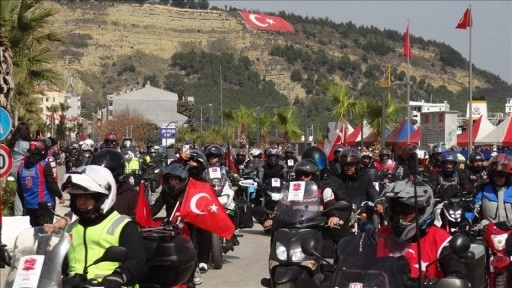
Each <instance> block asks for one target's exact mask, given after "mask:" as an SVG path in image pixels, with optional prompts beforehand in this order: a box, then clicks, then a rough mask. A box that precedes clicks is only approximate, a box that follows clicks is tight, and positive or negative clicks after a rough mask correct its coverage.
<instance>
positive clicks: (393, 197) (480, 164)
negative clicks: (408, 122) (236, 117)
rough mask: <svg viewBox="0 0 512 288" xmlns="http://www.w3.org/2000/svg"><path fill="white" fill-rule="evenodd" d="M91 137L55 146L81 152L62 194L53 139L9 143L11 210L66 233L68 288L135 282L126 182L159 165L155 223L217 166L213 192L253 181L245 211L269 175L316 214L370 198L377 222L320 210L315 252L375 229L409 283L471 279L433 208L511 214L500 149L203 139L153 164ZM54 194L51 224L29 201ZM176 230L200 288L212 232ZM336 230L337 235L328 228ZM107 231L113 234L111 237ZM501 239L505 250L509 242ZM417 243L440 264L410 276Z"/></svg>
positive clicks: (138, 267) (151, 154) (510, 165)
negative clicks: (297, 184)
mask: <svg viewBox="0 0 512 288" xmlns="http://www.w3.org/2000/svg"><path fill="white" fill-rule="evenodd" d="M91 142H92V141H87V140H84V141H83V142H82V143H79V144H77V145H72V146H69V147H67V148H63V149H62V152H63V153H65V154H67V155H79V156H78V158H79V159H80V161H79V162H77V163H73V164H72V165H70V167H69V169H68V167H67V166H66V172H67V173H66V174H65V176H64V179H62V182H63V184H62V186H61V187H59V186H58V184H57V183H58V182H59V181H58V175H57V171H56V161H55V159H54V156H53V155H52V154H53V153H52V151H53V150H54V149H55V148H54V147H55V146H56V145H57V142H56V141H55V139H52V138H39V139H32V138H31V134H30V131H29V129H28V125H26V123H20V125H18V127H17V128H16V130H15V131H14V133H13V134H12V136H11V138H10V139H9V140H8V141H7V146H8V147H9V148H10V149H11V150H12V151H13V158H14V159H13V160H14V168H13V169H12V172H11V175H12V176H13V177H15V178H16V181H17V197H16V200H15V201H16V206H15V207H16V211H15V213H16V214H15V215H28V216H29V218H30V225H31V226H33V227H36V226H44V227H45V228H46V229H47V230H48V231H51V230H53V229H65V230H66V231H67V232H68V233H72V234H73V241H72V245H71V247H70V250H69V252H68V256H67V258H66V261H65V266H64V267H66V270H64V272H65V276H66V277H67V278H66V279H67V281H71V283H73V281H78V280H80V279H81V278H80V277H84V276H85V277H87V278H95V277H96V278H97V277H98V275H103V276H101V277H100V278H101V279H100V281H101V283H102V284H103V286H104V287H108V288H117V287H122V286H126V285H134V284H136V283H138V282H139V281H140V280H141V279H142V277H143V276H144V274H145V273H146V272H147V270H148V265H147V263H146V255H145V252H144V249H140V247H142V246H143V244H142V241H143V238H142V235H141V233H140V231H139V229H138V224H137V223H136V222H135V221H134V215H135V210H136V207H137V203H138V201H139V198H138V197H139V191H138V189H137V188H136V183H135V182H136V181H137V177H136V176H137V175H139V174H143V172H144V170H146V169H148V167H154V166H155V165H161V166H160V167H162V171H161V173H160V174H159V177H161V185H162V186H161V187H162V188H161V191H160V193H159V194H158V196H157V197H156V199H155V200H154V202H153V201H152V200H153V199H152V197H151V196H152V195H151V193H150V194H149V195H147V200H148V202H149V204H150V205H151V206H150V207H151V214H152V216H153V217H155V216H157V215H159V213H160V212H161V211H162V210H164V211H165V217H167V218H169V217H172V216H176V214H175V211H176V207H177V205H178V206H179V203H180V202H181V201H182V200H183V197H184V193H185V191H186V187H187V185H188V183H189V179H194V180H197V181H201V182H207V181H208V180H207V169H208V168H209V167H219V168H220V175H221V179H222V181H221V182H220V183H222V185H221V186H222V187H220V189H232V186H234V185H237V183H238V182H239V181H240V180H242V179H243V178H246V177H247V176H249V175H250V177H252V179H254V181H255V182H256V183H257V189H256V193H255V196H254V197H252V198H251V199H249V200H250V201H251V204H252V206H253V207H258V206H261V205H264V204H263V203H262V199H263V198H264V194H265V192H266V189H267V188H268V184H266V183H268V180H269V179H276V178H277V179H280V180H281V181H282V182H290V181H304V182H308V181H314V182H315V183H316V185H317V187H318V189H319V190H318V194H319V195H321V198H322V203H323V206H324V209H328V208H329V207H331V206H332V205H334V204H335V203H337V202H340V201H343V202H347V203H350V204H352V206H353V207H354V209H355V210H357V209H358V208H360V207H361V206H363V205H367V203H371V209H372V210H373V211H371V212H372V213H375V214H376V215H379V216H380V219H384V220H383V221H380V222H375V221H374V220H372V219H360V220H359V221H358V222H357V223H352V222H351V216H352V215H353V213H354V211H355V210H350V211H347V210H339V209H332V210H330V209H328V210H329V213H328V215H327V216H326V218H327V222H326V228H325V229H323V231H322V234H323V236H324V240H325V243H326V244H325V245H324V247H323V249H322V253H323V255H324V256H326V257H330V258H334V259H339V258H340V257H342V256H343V255H341V254H342V253H343V249H340V247H339V243H341V242H340V241H342V239H345V238H347V237H350V236H351V234H353V231H354V230H353V227H351V225H358V227H359V230H358V231H362V232H368V233H371V232H372V231H377V232H378V233H377V235H379V233H380V234H382V235H384V234H387V235H393V236H395V237H397V238H399V239H401V240H407V241H409V243H410V244H409V246H408V248H409V249H408V250H407V251H409V252H407V253H405V254H404V255H403V256H405V258H406V259H407V260H408V263H409V264H410V265H409V270H408V272H407V273H409V274H410V275H411V276H412V277H419V276H420V275H424V274H426V275H428V276H429V277H442V276H444V277H446V276H453V277H457V278H462V279H466V278H467V277H468V275H467V271H466V269H465V267H464V265H463V264H462V262H461V259H460V258H459V257H457V256H456V255H455V254H454V253H453V251H451V248H450V246H449V245H447V243H448V240H449V239H450V237H451V235H450V233H449V232H447V231H446V230H443V229H441V228H439V227H437V226H435V225H434V217H435V215H434V214H435V212H434V210H435V205H436V204H438V203H440V202H442V201H445V200H448V199H451V198H454V197H462V195H464V197H466V198H467V197H470V198H472V199H473V203H472V204H473V205H474V209H471V211H467V212H469V213H468V214H472V216H471V217H470V219H468V223H470V224H471V225H486V224H487V223H489V222H498V221H507V222H511V220H510V219H509V217H512V156H511V155H508V154H504V153H502V154H497V155H494V156H493V157H491V158H490V159H489V160H487V161H486V158H485V156H484V155H483V154H482V153H481V152H478V151H474V152H472V153H471V154H469V155H468V157H467V159H465V157H464V156H462V155H461V153H460V151H459V150H458V149H457V147H452V148H450V149H447V148H446V147H445V146H444V145H443V144H435V145H433V147H432V149H431V151H430V154H429V155H423V153H421V151H420V150H419V149H417V147H413V146H411V147H408V149H404V151H413V152H414V153H416V156H417V157H413V158H410V155H411V154H406V153H401V154H394V153H392V152H391V150H390V149H388V148H386V147H383V148H381V149H380V150H379V151H370V150H368V149H364V148H363V149H361V148H359V149H358V148H351V147H344V146H341V145H339V146H337V147H335V149H334V151H333V155H332V157H331V158H332V159H329V160H328V155H327V154H326V153H325V152H324V151H323V150H322V149H320V148H317V147H308V148H306V149H305V150H304V152H303V153H302V154H301V155H300V157H296V156H295V149H293V148H292V147H285V148H281V149H279V148H277V147H273V146H272V147H267V148H266V149H264V150H263V151H262V150H260V149H258V148H253V149H249V150H244V149H237V152H236V153H232V151H230V150H232V149H229V148H227V147H225V146H223V145H217V144H210V145H205V147H203V148H202V149H200V148H199V147H195V146H189V145H187V146H183V147H182V149H179V150H177V153H176V155H174V156H175V157H173V158H174V159H168V160H169V161H167V159H166V160H165V161H164V162H162V157H161V156H160V155H159V153H158V148H159V147H158V146H156V145H151V144H148V145H147V149H146V153H144V154H141V151H140V149H137V148H136V147H137V146H136V144H135V141H134V140H133V139H131V138H124V139H122V141H119V140H118V138H117V135H116V134H115V133H108V134H107V135H105V138H104V141H103V143H101V145H95V144H94V142H92V143H91ZM411 149H412V150H411ZM75 151H76V152H75ZM247 152H248V153H247ZM418 157H419V160H418ZM72 158H73V157H71V156H70V157H69V159H70V161H75V160H71V159H72ZM411 159H412V160H411ZM427 159H428V160H427ZM411 161H414V163H412V164H413V165H411ZM139 180H140V179H139ZM158 180H159V182H160V179H158ZM415 189H416V190H418V191H421V193H417V195H421V196H417V197H415V192H414V190H415ZM63 193H69V195H70V208H71V209H70V211H69V212H68V213H67V214H66V217H65V218H64V219H60V220H58V221H56V222H54V221H53V213H52V212H51V211H48V210H47V209H42V208H40V207H39V206H38V203H39V202H41V201H47V202H48V203H50V207H51V209H52V210H54V209H55V206H56V204H57V201H58V202H59V203H61V204H62V203H63V202H64V197H63ZM255 211H257V209H255ZM227 212H228V215H229V216H230V218H231V221H232V222H233V224H234V225H235V226H236V217H235V215H236V211H235V210H234V209H231V208H227ZM509 215H510V216H509ZM275 216H276V215H275V214H274V215H273V214H272V213H270V214H269V213H264V214H257V213H255V214H254V218H255V219H256V220H257V221H258V222H259V223H260V224H261V225H262V226H263V227H264V228H265V229H266V230H268V231H270V232H269V233H270V234H272V233H273V232H274V231H276V230H277V229H279V228H280V227H279V223H278V221H276V218H275ZM468 217H469V216H468ZM416 222H418V223H419V225H418V223H416ZM185 226H186V227H187V231H188V232H187V234H188V236H189V237H190V239H191V240H192V242H193V243H194V246H195V248H196V251H197V259H198V263H197V269H196V272H195V273H194V274H193V275H191V277H190V279H189V282H188V284H187V283H185V285H199V284H201V283H202V279H201V273H206V272H207V271H208V269H209V268H210V266H209V263H210V257H211V241H212V240H211V237H212V233H211V232H210V231H208V230H206V229H204V228H200V227H197V226H195V225H193V224H191V223H186V225H185ZM333 227H335V228H336V229H330V228H333ZM105 229H109V231H110V232H109V233H107V234H108V236H107V234H106V233H104V232H105V231H106V230H105ZM86 230H87V231H88V232H87V234H86V233H85V231H86ZM418 236H419V238H418ZM227 240H228V243H229V245H231V247H233V246H237V245H239V244H240V242H239V240H238V238H237V236H236V233H235V234H233V236H232V237H231V238H230V239H227ZM509 240H510V239H509ZM509 240H507V243H512V240H510V241H509ZM377 242H378V241H377ZM418 243H420V244H421V249H422V250H423V251H424V252H422V257H424V259H421V261H423V262H433V261H435V260H436V259H437V258H439V265H431V266H429V268H428V271H427V270H426V267H422V269H421V271H420V269H418V266H417V263H418V259H417V253H416V252H415V251H417V249H418ZM108 246H122V247H125V248H126V249H127V251H128V253H127V254H128V257H127V259H126V261H123V262H122V263H111V264H109V265H102V266H98V267H97V268H94V269H89V270H87V271H86V270H85V266H86V265H87V263H90V262H92V261H94V259H96V258H98V257H99V256H101V254H102V252H103V250H104V249H105V247H108ZM377 248H378V249H377V251H378V253H377V254H379V255H380V256H388V255H387V253H388V252H390V251H389V249H387V247H381V246H378V247H377ZM509 250H510V251H512V249H509ZM509 256H512V255H509ZM84 271H86V272H87V273H86V275H83V274H84ZM104 275H106V276H104Z"/></svg>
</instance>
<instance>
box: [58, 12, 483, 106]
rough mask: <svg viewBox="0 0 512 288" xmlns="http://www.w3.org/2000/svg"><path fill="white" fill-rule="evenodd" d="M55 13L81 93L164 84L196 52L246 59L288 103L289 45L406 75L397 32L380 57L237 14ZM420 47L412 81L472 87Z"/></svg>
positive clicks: (65, 67)
mask: <svg viewBox="0 0 512 288" xmlns="http://www.w3.org/2000/svg"><path fill="white" fill-rule="evenodd" d="M52 5H55V6H56V7H57V9H59V11H60V13H59V14H58V15H57V16H56V21H55V22H54V25H55V29H57V30H58V31H60V32H61V33H62V34H64V35H66V36H67V38H68V42H67V43H66V44H63V45H61V46H59V47H57V50H58V55H59V61H61V62H62V63H61V65H60V67H61V68H62V72H63V74H64V75H65V77H66V78H67V77H71V76H73V78H77V77H75V75H78V78H80V80H81V81H79V84H80V85H76V87H75V91H77V90H78V92H84V91H94V92H95V93H101V94H103V95H105V94H106V93H111V92H113V91H115V90H123V89H127V88H128V87H132V86H133V85H134V84H135V83H137V82H138V84H139V85H140V84H142V83H141V82H142V77H143V75H149V74H156V75H158V76H159V77H162V78H160V79H159V80H163V75H164V74H165V73H167V72H168V71H169V69H170V68H169V62H170V58H171V56H172V55H173V54H174V53H176V52H182V51H189V50H191V49H195V50H205V51H208V52H214V53H221V52H228V53H232V54H234V55H244V56H248V57H249V58H250V60H251V61H252V68H253V69H255V70H256V71H257V72H258V73H259V74H260V75H261V76H262V77H264V78H265V79H266V80H273V81H274V82H275V84H276V88H277V90H278V91H279V92H281V93H283V94H284V95H286V96H288V97H289V99H290V102H292V100H293V99H294V98H295V97H298V98H301V97H303V96H304V95H306V92H305V89H304V88H303V86H302V85H301V83H300V82H294V81H292V80H290V76H291V73H292V70H294V69H299V68H301V66H300V63H299V64H297V63H295V64H290V63H289V62H287V61H286V60H285V58H282V57H276V56H270V50H271V49H272V47H275V46H276V45H281V46H284V45H290V44H292V45H294V47H295V48H297V47H300V48H301V49H305V50H308V51H320V50H322V51H325V52H326V54H327V55H328V56H329V57H342V56H345V57H348V58H349V59H350V60H351V61H354V62H357V63H359V64H360V66H361V71H365V69H366V67H367V66H368V65H370V64H372V63H374V65H375V63H377V64H378V65H381V66H382V67H383V69H385V67H386V66H387V65H388V64H390V65H392V67H393V68H394V69H395V70H396V71H397V72H398V71H401V70H406V65H405V61H404V59H405V58H404V57H402V56H401V50H402V38H401V37H402V36H401V34H400V33H399V32H396V31H391V32H390V33H389V34H390V35H391V36H392V37H391V36H390V37H391V38H394V39H388V40H386V43H387V46H388V47H390V48H391V49H392V50H391V51H392V52H391V53H388V54H387V55H376V54H375V53H368V51H365V50H363V49H361V47H362V46H364V45H362V44H361V43H364V41H365V39H364V37H369V35H370V36H371V34H367V35H362V37H359V38H358V39H354V37H356V36H354V35H353V34H350V35H346V37H344V36H342V35H343V33H341V32H340V31H336V29H337V28H331V27H329V26H325V25H324V26H322V25H319V24H315V23H295V21H297V20H296V17H295V18H293V17H292V19H287V20H290V22H291V23H292V24H293V25H294V27H295V29H296V31H297V33H295V34H280V33H272V32H262V31H254V30H250V29H248V28H247V27H246V26H245V24H244V22H243V19H242V17H241V16H240V15H239V14H238V13H237V12H234V11H231V12H226V11H218V10H207V11H205V10H189V9H177V8H173V7H168V6H160V5H147V4H146V5H138V4H118V3H107V2H94V3H91V2H86V3H84V2H75V3H72V4H70V3H53V4H52ZM370 30H371V29H370ZM379 32H380V31H379ZM359 36H361V35H359ZM370 40H371V39H370ZM421 40H422V39H421ZM366 41H369V40H368V39H366ZM354 43H356V44H354ZM357 43H359V44H357ZM413 43H414V39H413ZM419 44H420V45H416V46H415V47H414V59H413V63H412V64H413V65H412V69H411V72H412V75H414V76H415V77H416V78H417V79H418V80H419V79H422V80H424V82H426V83H429V84H430V85H431V86H433V87H438V86H440V85H445V86H446V88H447V89H449V90H451V91H452V92H454V93H456V92H458V91H459V90H461V89H462V88H463V87H465V86H466V85H467V72H466V71H464V69H456V68H452V67H447V66H446V65H443V63H441V62H440V61H439V57H438V55H439V49H438V48H437V47H435V45H430V43H429V42H428V41H427V42H426V41H424V40H422V42H421V43H419ZM363 48H364V47H363ZM459 56H460V55H459ZM127 63H131V64H133V65H134V67H136V70H137V72H138V73H131V74H130V73H121V72H120V71H121V70H122V69H125V70H127V71H129V70H130V68H126V67H127V66H126V64H127ZM123 65H125V66H123ZM123 72H124V70H123ZM131 72H133V71H131ZM303 74H304V75H306V72H304V73H303ZM360 74H361V75H360V76H358V77H354V78H352V79H346V77H344V76H343V75H342V74H341V73H332V74H329V75H330V77H336V78H342V79H343V80H344V81H347V83H352V84H355V86H356V87H357V88H359V87H360V86H362V83H363V82H365V81H367V80H368V79H366V78H365V77H366V76H364V77H363V76H362V75H363V73H360ZM160 75H162V76H160ZM107 76H110V78H109V77H107ZM377 78H380V76H379V75H377ZM108 79H110V80H108ZM381 80H384V72H382V79H380V80H379V79H376V80H375V81H381ZM474 85H475V87H477V86H478V87H480V88H486V87H491V86H493V85H492V84H490V83H489V81H488V79H487V78H485V77H481V76H479V74H478V73H475V78H474ZM357 88H355V89H357Z"/></svg>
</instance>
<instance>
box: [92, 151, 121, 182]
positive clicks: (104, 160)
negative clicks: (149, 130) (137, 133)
mask: <svg viewBox="0 0 512 288" xmlns="http://www.w3.org/2000/svg"><path fill="white" fill-rule="evenodd" d="M89 165H97V166H102V167H105V168H107V169H108V170H110V172H112V175H113V176H114V179H115V180H116V182H119V181H120V179H121V177H123V176H124V170H125V168H126V162H124V157H123V154H122V153H121V152H119V151H117V150H115V149H112V148H105V149H102V150H100V151H98V153H96V154H94V156H92V158H91V161H90V162H89Z"/></svg>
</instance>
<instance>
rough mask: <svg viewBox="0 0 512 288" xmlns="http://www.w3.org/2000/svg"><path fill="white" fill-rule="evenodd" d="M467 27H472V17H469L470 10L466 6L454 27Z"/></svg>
mask: <svg viewBox="0 0 512 288" xmlns="http://www.w3.org/2000/svg"><path fill="white" fill-rule="evenodd" d="M469 27H473V19H472V18H471V10H470V9H469V8H467V9H466V11H465V12H464V15H462V18H460V20H459V23H457V26H455V29H467V28H469Z"/></svg>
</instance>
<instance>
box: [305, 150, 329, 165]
mask: <svg viewBox="0 0 512 288" xmlns="http://www.w3.org/2000/svg"><path fill="white" fill-rule="evenodd" d="M301 159H311V160H313V161H314V162H315V163H316V165H317V166H318V168H319V169H320V170H324V169H325V168H327V155H326V154H325V152H324V150H322V149H320V148H318V147H316V146H310V147H308V148H306V150H304V152H302V158H301Z"/></svg>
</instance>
